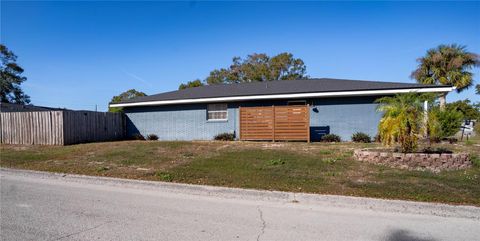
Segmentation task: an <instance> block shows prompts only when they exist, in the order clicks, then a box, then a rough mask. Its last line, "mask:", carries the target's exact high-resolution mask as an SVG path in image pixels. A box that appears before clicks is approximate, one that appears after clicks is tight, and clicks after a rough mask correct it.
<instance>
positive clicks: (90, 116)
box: [63, 111, 125, 145]
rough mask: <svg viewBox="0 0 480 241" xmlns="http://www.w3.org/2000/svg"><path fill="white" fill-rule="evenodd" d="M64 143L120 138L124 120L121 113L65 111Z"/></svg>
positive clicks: (122, 132)
mask: <svg viewBox="0 0 480 241" xmlns="http://www.w3.org/2000/svg"><path fill="white" fill-rule="evenodd" d="M63 130H64V133H65V135H64V142H65V144H66V145H67V144H75V143H85V142H96V141H109V140H120V139H122V138H124V130H125V120H124V115H123V114H121V113H109V112H106V113H105V112H93V111H66V112H65V116H64V121H63Z"/></svg>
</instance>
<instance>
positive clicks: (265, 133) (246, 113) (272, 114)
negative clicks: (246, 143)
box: [240, 105, 310, 142]
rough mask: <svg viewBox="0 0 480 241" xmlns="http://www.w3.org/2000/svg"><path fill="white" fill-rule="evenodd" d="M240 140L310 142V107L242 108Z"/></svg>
mask: <svg viewBox="0 0 480 241" xmlns="http://www.w3.org/2000/svg"><path fill="white" fill-rule="evenodd" d="M240 140H272V141H277V140H282V141H287V140H295V141H308V142H309V141H310V111H309V106H304V105H301V106H293V105H290V106H269V107H240Z"/></svg>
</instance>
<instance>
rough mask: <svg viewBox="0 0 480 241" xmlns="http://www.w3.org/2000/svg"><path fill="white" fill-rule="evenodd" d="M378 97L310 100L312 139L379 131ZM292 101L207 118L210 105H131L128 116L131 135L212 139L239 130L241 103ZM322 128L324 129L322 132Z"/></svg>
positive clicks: (232, 108) (347, 137) (231, 110)
mask: <svg viewBox="0 0 480 241" xmlns="http://www.w3.org/2000/svg"><path fill="white" fill-rule="evenodd" d="M375 99H376V98H375V97H356V98H325V99H312V100H308V103H309V104H310V105H311V108H310V126H311V133H312V139H313V140H315V139H318V138H319V136H320V135H319V133H320V134H323V133H324V131H325V130H329V133H333V134H337V135H340V137H341V138H342V139H343V140H350V137H351V135H352V134H353V133H355V132H357V131H361V132H365V133H367V134H369V135H371V136H372V137H373V136H374V135H375V134H376V133H377V126H378V122H379V120H380V118H381V114H380V113H377V112H376V110H375V109H376V106H377V105H376V104H375V103H374V100H375ZM287 101H288V100H276V101H252V102H242V103H229V104H228V120H227V121H218V122H212V121H207V113H206V108H207V105H206V104H192V105H174V106H152V107H130V108H126V109H125V114H126V115H127V134H128V135H132V134H134V133H140V134H142V135H144V136H146V135H148V134H156V135H158V137H159V139H160V140H212V139H213V137H214V136H215V135H217V134H220V133H224V132H229V133H232V132H235V133H236V134H237V136H238V133H239V117H238V106H244V107H248V106H271V105H286V104H287ZM318 129H321V131H320V132H318Z"/></svg>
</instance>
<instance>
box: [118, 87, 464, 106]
mask: <svg viewBox="0 0 480 241" xmlns="http://www.w3.org/2000/svg"><path fill="white" fill-rule="evenodd" d="M454 89H455V88H454V87H434V88H415V89H389V90H357V91H337V92H315V93H297V94H276V95H248V96H230V97H212V98H198V99H181V100H159V101H145V102H135V103H119V104H110V105H109V106H110V107H130V106H151V105H173V104H193V103H212V102H235V101H244V100H270V99H295V98H313V97H319V98H322V97H345V96H374V95H393V94H400V93H409V92H417V93H441V92H450V91H452V90H454Z"/></svg>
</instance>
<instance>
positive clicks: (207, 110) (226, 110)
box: [206, 103, 228, 122]
mask: <svg viewBox="0 0 480 241" xmlns="http://www.w3.org/2000/svg"><path fill="white" fill-rule="evenodd" d="M213 105H217V106H220V105H223V106H225V110H210V108H211V107H210V106H213ZM210 113H225V118H224V119H213V118H212V119H210V118H209V114H210ZM206 114H207V116H206V119H207V121H208V122H216V121H228V104H227V103H210V104H207V109H206Z"/></svg>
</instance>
